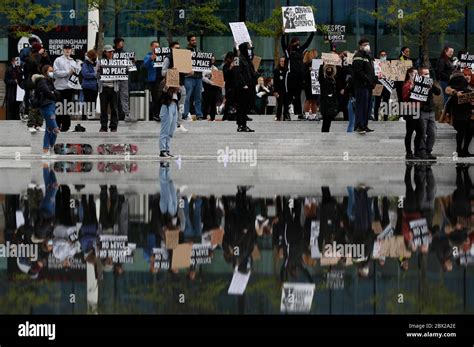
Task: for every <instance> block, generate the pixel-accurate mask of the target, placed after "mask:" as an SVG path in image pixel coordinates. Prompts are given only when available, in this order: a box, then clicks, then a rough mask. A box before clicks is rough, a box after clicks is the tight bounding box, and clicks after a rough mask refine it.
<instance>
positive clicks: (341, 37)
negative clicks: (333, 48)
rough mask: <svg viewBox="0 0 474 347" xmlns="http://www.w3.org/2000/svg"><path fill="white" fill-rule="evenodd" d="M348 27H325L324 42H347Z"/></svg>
mask: <svg viewBox="0 0 474 347" xmlns="http://www.w3.org/2000/svg"><path fill="white" fill-rule="evenodd" d="M345 35H346V26H345V25H325V26H324V41H326V42H329V41H331V42H346V37H345Z"/></svg>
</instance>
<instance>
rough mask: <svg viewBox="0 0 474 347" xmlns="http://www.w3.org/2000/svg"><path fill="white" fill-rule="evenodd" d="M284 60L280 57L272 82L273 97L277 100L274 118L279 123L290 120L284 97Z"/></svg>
mask: <svg viewBox="0 0 474 347" xmlns="http://www.w3.org/2000/svg"><path fill="white" fill-rule="evenodd" d="M285 65H286V64H285V58H284V57H282V58H280V61H279V64H278V67H277V68H276V69H275V70H273V82H274V87H275V88H274V90H275V93H274V94H275V97H276V98H277V112H276V117H275V120H277V121H281V120H287V119H288V118H290V114H289V111H288V105H287V104H286V103H285V96H286V90H285V78H286V73H287V72H288V70H287V69H286V67H285ZM282 112H283V118H282Z"/></svg>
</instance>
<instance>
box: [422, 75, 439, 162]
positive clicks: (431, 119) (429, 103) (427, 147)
mask: <svg viewBox="0 0 474 347" xmlns="http://www.w3.org/2000/svg"><path fill="white" fill-rule="evenodd" d="M418 73H419V74H420V75H421V76H423V77H427V78H430V77H431V76H430V69H428V68H426V67H422V68H420V69H419V71H418ZM433 95H441V89H440V88H438V87H437V86H435V85H434V84H433V85H432V86H431V89H430V91H429V93H428V99H427V100H426V101H425V102H422V103H421V110H420V111H421V112H420V119H421V127H422V129H421V132H422V139H421V145H420V154H421V155H422V156H423V159H428V160H436V157H435V156H434V155H432V154H431V152H432V151H433V147H434V144H435V141H436V130H437V128H436V119H435V113H434V100H433Z"/></svg>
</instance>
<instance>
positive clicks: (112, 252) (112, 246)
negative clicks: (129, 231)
mask: <svg viewBox="0 0 474 347" xmlns="http://www.w3.org/2000/svg"><path fill="white" fill-rule="evenodd" d="M99 258H100V259H106V258H112V262H114V263H133V246H132V245H131V244H130V245H129V244H128V236H126V235H100V236H99Z"/></svg>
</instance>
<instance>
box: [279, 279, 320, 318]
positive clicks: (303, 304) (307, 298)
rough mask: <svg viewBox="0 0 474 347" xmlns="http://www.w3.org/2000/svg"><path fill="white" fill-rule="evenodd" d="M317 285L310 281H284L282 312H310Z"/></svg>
mask: <svg viewBox="0 0 474 347" xmlns="http://www.w3.org/2000/svg"><path fill="white" fill-rule="evenodd" d="M315 288H316V286H315V285H314V284H309V283H283V289H282V292H281V303H280V312H282V313H287V312H298V313H308V312H309V311H311V305H312V303H313V296H314V290H315Z"/></svg>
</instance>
